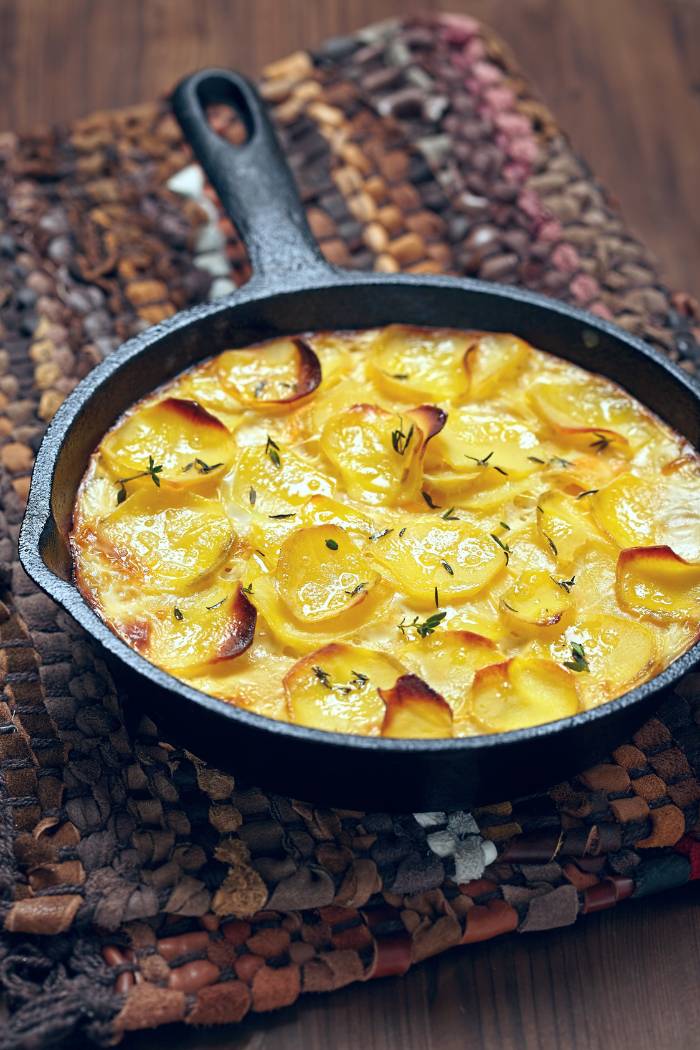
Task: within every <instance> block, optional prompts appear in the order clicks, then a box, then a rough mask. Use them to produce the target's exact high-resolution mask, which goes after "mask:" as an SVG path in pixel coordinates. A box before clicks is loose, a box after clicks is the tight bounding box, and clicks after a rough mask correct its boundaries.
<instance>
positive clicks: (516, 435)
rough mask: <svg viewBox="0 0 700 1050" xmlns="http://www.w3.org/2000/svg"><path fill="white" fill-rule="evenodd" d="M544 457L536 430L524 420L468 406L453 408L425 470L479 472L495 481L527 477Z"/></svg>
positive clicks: (428, 453)
mask: <svg viewBox="0 0 700 1050" xmlns="http://www.w3.org/2000/svg"><path fill="white" fill-rule="evenodd" d="M538 455H539V457H540V458H541V457H542V452H541V449H540V446H539V441H538V438H537V436H536V434H534V433H533V431H532V430H529V429H528V428H527V427H526V426H524V425H523V424H522V423H518V422H517V421H516V420H513V419H507V418H506V419H504V418H503V417H502V416H496V415H489V414H484V413H481V412H479V413H477V412H474V411H473V410H469V409H465V408H462V409H459V411H457V412H451V413H450V415H449V418H448V420H447V423H446V425H445V427H444V429H443V430H442V431H441V432H440V433H439V434H438V435H437V437H436V438H435V439H434V440H433V442H432V443H431V445H430V448H429V449H428V451H427V453H426V463H425V467H426V472H428V473H437V472H438V471H440V472H442V471H444V469H445V464H447V467H448V468H449V470H450V471H456V472H458V473H463V474H470V475H474V476H476V475H479V478H480V480H482V481H486V480H488V483H490V484H492V485H496V484H503V483H504V482H505V481H507V480H508V479H509V478H512V479H513V480H517V479H519V478H524V477H527V476H528V475H529V474H532V473H533V471H534V470H536V469H537V466H538V464H537V463H536V462H535V460H533V459H532V458H530V457H532V456H538Z"/></svg>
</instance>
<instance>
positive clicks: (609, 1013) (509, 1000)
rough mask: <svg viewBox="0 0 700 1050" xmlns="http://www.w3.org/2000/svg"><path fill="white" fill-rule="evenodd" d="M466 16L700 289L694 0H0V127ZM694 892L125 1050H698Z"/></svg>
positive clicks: (698, 918) (698, 920)
mask: <svg viewBox="0 0 700 1050" xmlns="http://www.w3.org/2000/svg"><path fill="white" fill-rule="evenodd" d="M438 6H444V7H447V8H449V9H452V10H468V11H469V12H470V13H472V14H475V15H477V16H478V17H480V18H482V19H483V20H484V21H486V22H488V23H489V24H490V25H492V26H493V27H495V28H496V29H497V30H498V31H499V32H500V33H501V35H502V36H504V37H505V38H506V39H507V40H508V41H509V42H510V43H511V45H512V46H513V48H514V50H515V52H516V53H517V55H518V56H519V58H520V61H521V63H522V65H523V67H524V69H525V71H526V72H527V73H528V74H529V75H530V77H531V78H532V79H533V80H534V82H535V83H536V84H537V85H538V86H539V88H540V90H541V92H542V94H543V96H544V97H545V99H546V100H547V102H548V103H549V104H550V106H551V108H552V109H553V110H554V112H555V114H556V115H557V116H558V118H559V120H560V122H561V123H562V125H563V126H564V127H566V128H567V129H569V131H570V133H571V134H572V136H573V138H574V141H575V143H576V145H577V146H578V148H579V149H580V150H581V151H582V152H583V154H584V155H585V156H586V157H587V159H588V160H589V162H590V163H591V165H592V167H593V168H594V169H595V170H596V172H597V173H598V174H599V175H600V177H601V178H602V179H603V181H604V182H606V183H607V185H608V186H609V187H610V188H611V189H612V190H613V192H614V193H615V194H616V195H617V197H618V198H619V200H620V201H621V203H622V206H623V210H624V212H625V214H626V216H627V218H628V219H629V221H630V223H631V225H632V227H633V228H634V229H635V230H636V231H637V232H638V233H639V234H641V236H642V237H643V238H644V239H645V240H646V241H647V243H648V244H650V245H651V246H652V247H653V248H654V250H655V251H656V253H657V255H658V256H659V258H660V259H661V261H662V265H663V269H664V271H665V273H666V275H667V277H668V279H669V281H670V282H671V283H672V284H673V285H674V286H675V287H678V288H684V289H687V290H690V291H692V292H695V293H696V294H697V293H698V292H700V207H698V196H699V195H700V135H699V132H700V0H467V2H464V0H451V2H448V3H447V4H443V5H439V4H437V3H431V0H0V127H2V128H5V127H12V128H15V129H18V130H23V129H28V128H30V127H31V126H32V125H33V124H35V123H38V122H46V121H57V120H58V121H62V120H68V119H70V118H72V117H75V116H78V115H81V114H85V113H88V112H90V111H92V110H94V109H100V108H105V107H113V106H121V105H126V104H128V103H132V102H138V101H142V100H144V99H149V98H152V97H153V96H154V95H156V94H158V93H159V92H164V91H166V90H168V88H170V87H171V86H172V84H173V83H174V81H175V80H176V79H177V78H178V77H179V76H181V75H183V74H184V73H186V72H188V71H190V70H192V69H194V68H196V67H198V66H203V65H208V64H223V65H229V66H235V67H237V68H239V69H241V70H243V71H244V72H247V73H250V74H255V73H256V72H257V71H258V70H259V69H260V68H261V66H263V65H264V64H265V63H266V62H268V61H271V60H272V59H274V58H277V57H280V56H282V55H284V54H286V53H288V52H290V51H292V50H294V49H296V48H299V47H303V46H309V45H311V46H313V45H314V44H315V43H318V42H319V41H321V40H322V39H324V38H325V37H328V36H332V35H337V34H342V33H346V32H349V31H351V30H353V29H356V28H358V27H359V26H361V25H363V24H366V23H369V22H372V21H376V20H378V19H380V18H384V17H387V16H390V15H394V14H398V13H401V12H408V11H412V10H416V11H417V10H425V9H430V8H435V7H438ZM697 901H698V897H697V891H696V889H695V887H692V886H691V887H688V888H686V889H685V890H683V891H682V892H680V893H677V894H674V895H667V896H665V897H660V898H656V899H654V898H651V899H647V900H645V901H641V902H633V903H627V904H624V905H622V906H621V907H619V908H617V909H616V910H614V911H611V912H605V913H603V914H601V915H598V916H593V917H590V918H587V919H584V920H582V921H581V922H579V923H578V924H577V925H576V926H574V927H571V928H569V929H565V930H558V931H553V932H550V933H545V934H533V935H529V936H528V935H523V936H520V937H518V936H511V937H508V938H505V939H503V938H502V939H500V940H497V941H494V942H490V943H487V944H482V945H475V946H471V947H469V948H465V949H461V950H457V951H453V952H451V953H449V954H447V955H445V956H443V957H441V958H438V959H434V960H431V961H430V962H429V963H426V964H424V965H422V966H419V967H417V968H416V969H415V970H414V971H413V972H411V973H410V974H408V976H406V977H405V978H403V979H401V980H398V979H394V980H391V981H378V982H374V983H371V984H368V985H364V986H353V987H351V988H347V989H344V990H342V991H340V992H338V993H336V994H334V995H332V996H317V997H306V998H305V999H303V1000H302V1001H300V1002H299V1003H298V1004H297V1005H296V1006H294V1007H293V1008H290V1009H289V1010H285V1011H282V1012H281V1013H279V1014H276V1015H264V1016H260V1017H253V1018H250V1019H249V1020H247V1021H246V1022H245V1023H244V1024H242V1025H240V1026H238V1027H234V1028H227V1029H223V1030H218V1031H213V1032H201V1031H195V1032H193V1031H184V1030H183V1029H165V1030H161V1031H160V1032H157V1033H155V1034H153V1033H143V1034H139V1035H135V1036H132V1037H131V1038H129V1039H128V1040H127V1041H126V1044H125V1045H126V1046H127V1047H128V1048H130V1050H146V1048H149V1050H154V1048H159V1047H163V1048H165V1047H166V1046H167V1047H169V1048H171V1050H176V1048H185V1047H188V1048H193V1050H194V1048H198V1050H208V1048H215V1047H216V1048H220V1050H222V1048H230V1050H233V1048H237V1050H243V1048H246V1050H302V1048H303V1050H321V1048H323V1050H325V1048H326V1047H334V1048H337V1050H350V1048H355V1047H363V1048H364V1050H438V1048H439V1050H453V1048H454V1050H458V1048H462V1047H466V1046H469V1047H470V1050H599V1048H602V1047H614V1048H615V1050H632V1048H634V1050H652V1048H653V1050H656V1048H663V1050H675V1048H678V1050H680V1048H684V1050H685V1048H693V1047H697V1046H700V1035H698V1032H700V1001H699V1000H698V996H697V972H698V960H699V959H700V911H698V908H697Z"/></svg>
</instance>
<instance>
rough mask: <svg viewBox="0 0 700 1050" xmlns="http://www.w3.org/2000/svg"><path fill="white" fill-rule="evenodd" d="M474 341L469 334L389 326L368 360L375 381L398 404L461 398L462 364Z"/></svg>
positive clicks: (463, 388)
mask: <svg viewBox="0 0 700 1050" xmlns="http://www.w3.org/2000/svg"><path fill="white" fill-rule="evenodd" d="M471 338H472V337H471V336H470V335H469V333H468V332H456V331H453V330H441V329H435V328H413V327H410V326H408V325H400V324H394V325H389V326H388V327H387V328H384V329H383V330H382V331H380V333H379V335H378V337H377V342H376V345H375V349H374V352H373V353H372V355H371V356H370V358H369V364H370V370H371V373H372V377H373V379H374V381H375V383H376V384H377V386H378V387H379V389H380V390H381V391H382V392H383V393H384V394H386V395H387V396H388V397H395V398H398V400H399V401H415V400H417V399H418V398H423V397H428V398H434V399H435V400H436V401H443V400H447V399H448V398H455V397H459V396H460V395H462V394H464V393H465V392H466V390H467V385H468V380H467V375H466V372H465V371H464V368H463V367H462V361H463V358H464V355H465V353H466V351H467V347H468V346H469V343H470V341H471Z"/></svg>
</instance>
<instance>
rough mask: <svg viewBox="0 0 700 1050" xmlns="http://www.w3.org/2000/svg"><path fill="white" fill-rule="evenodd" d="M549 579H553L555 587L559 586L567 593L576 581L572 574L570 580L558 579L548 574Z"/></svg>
mask: <svg viewBox="0 0 700 1050" xmlns="http://www.w3.org/2000/svg"><path fill="white" fill-rule="evenodd" d="M550 580H553V581H554V583H556V585H557V587H561V589H562V590H563V591H566V593H567V594H568V593H569V592H570V591H571V588H572V587H573V585H574V584H575V583H576V577H575V576H572V577H571V579H570V580H558V579H557V578H556V576H550Z"/></svg>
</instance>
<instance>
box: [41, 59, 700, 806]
mask: <svg viewBox="0 0 700 1050" xmlns="http://www.w3.org/2000/svg"><path fill="white" fill-rule="evenodd" d="M213 103H226V104H228V105H230V106H232V107H233V108H234V109H235V110H236V111H237V112H238V113H239V115H240V116H241V118H242V119H243V121H244V123H245V126H246V131H247V140H246V142H245V144H244V145H242V146H240V147H234V146H232V145H230V144H229V143H227V142H225V141H224V140H222V139H221V138H220V137H219V136H218V135H217V134H216V133H215V132H214V131H213V130H212V129H211V128H210V126H209V124H208V123H207V120H206V117H205V107H206V106H207V105H210V104H213ZM174 109H175V113H176V116H177V117H178V119H179V121H180V124H181V125H182V128H183V131H184V133H185V135H186V137H187V139H188V141H189V142H190V143H191V145H192V147H193V149H194V152H195V154H196V156H197V157H198V159H199V160H200V162H201V163H202V166H203V167H204V169H205V171H206V173H207V175H208V177H209V179H210V181H211V182H212V184H213V186H214V187H215V189H216V190H217V192H218V194H219V197H220V199H221V201H222V204H223V206H224V208H225V210H226V212H227V213H228V215H229V216H230V217H231V219H232V220H233V222H234V223H235V224H236V226H237V228H238V230H239V231H240V234H241V236H242V237H243V239H244V241H245V243H246V245H247V248H248V252H249V256H250V261H251V265H252V270H253V276H252V278H251V280H250V281H249V282H248V284H247V285H245V286H244V287H243V288H241V289H239V290H237V291H236V292H234V293H233V294H231V295H230V296H228V297H227V298H225V299H222V300H217V301H216V302H213V303H208V304H204V305H202V306H199V307H196V308H194V309H191V310H188V311H185V312H183V313H181V314H178V315H177V316H175V317H173V318H171V319H169V320H168V321H166V322H164V323H162V324H159V325H156V326H155V327H153V328H151V329H149V330H148V331H145V332H143V333H141V334H140V335H138V336H137V337H136V338H134V339H132V340H130V341H129V342H127V343H125V344H124V345H123V346H122V347H120V348H119V349H118V350H117V351H115V352H114V353H113V354H112V355H110V357H109V358H108V359H107V360H106V361H104V362H103V363H102V364H101V365H100V366H99V367H98V368H96V369H95V370H94V371H93V372H92V373H91V374H90V375H89V376H88V377H87V378H86V379H85V380H84V381H83V382H82V383H81V384H80V385H79V386H78V387H77V388H76V390H75V391H74V392H73V393H72V394H71V396H70V397H69V398H68V399H67V400H66V402H65V403H64V405H63V406H62V407H61V408H60V409H59V411H58V413H57V414H56V416H55V418H54V419H53V421H52V422H51V424H50V426H49V428H48V430H47V433H46V436H45V438H44V441H43V443H42V446H41V448H40V450H39V454H38V456H37V461H36V466H35V470H34V476H33V479H32V486H31V491H30V495H29V503H28V507H27V513H26V516H25V520H24V523H23V527H22V532H21V536H20V555H21V559H22V563H23V565H24V567H25V569H26V571H27V572H28V573H29V575H30V576H31V577H32V579H33V580H35V581H36V582H37V583H38V584H39V586H41V587H42V588H43V589H44V590H45V591H46V592H47V593H48V594H50V595H51V596H52V597H53V598H54V599H55V600H56V601H58V602H59V603H60V604H61V605H62V606H63V607H64V608H65V609H66V610H67V611H68V612H69V613H70V614H71V615H72V616H73V617H74V618H75V620H76V621H77V622H78V623H79V624H80V625H81V626H82V627H83V628H85V629H86V630H87V631H88V633H89V634H90V635H91V636H92V637H93V638H94V639H95V640H96V641H98V642H99V643H100V644H101V645H102V646H103V648H104V650H105V653H106V655H107V656H108V657H109V658H110V659H111V660H113V661H114V662H115V663H116V664H117V665H118V667H119V669H120V671H121V673H122V678H125V681H126V684H127V686H128V701H127V702H128V705H129V710H130V711H133V713H134V714H135V715H138V714H139V713H141V712H145V713H148V714H149V715H151V716H152V717H153V718H154V719H155V720H156V722H157V723H158V725H159V727H160V728H161V730H162V731H163V733H164V735H165V736H167V737H168V738H171V739H173V740H176V741H177V742H179V743H181V744H183V745H185V746H187V747H188V748H191V749H192V750H193V751H195V752H197V753H200V754H201V755H202V756H203V757H205V758H206V759H207V760H209V761H211V762H213V763H215V764H218V765H220V766H223V767H228V768H230V769H231V770H232V771H234V772H235V773H236V775H237V776H239V777H240V778H241V779H242V780H247V781H248V782H250V783H260V784H262V785H264V786H265V787H268V788H271V789H273V790H277V791H280V792H283V793H285V794H289V795H293V796H296V797H299V798H304V799H309V800H318V801H322V802H324V803H326V804H335V805H345V806H351V807H353V808H360V807H361V808H372V809H389V810H404V811H405V810H427V809H436V808H441V809H444V808H450V807H458V806H465V805H469V804H473V803H479V802H487V801H493V799H494V798H500V797H504V796H507V797H513V796H516V795H519V794H526V793H528V792H531V791H534V790H536V789H538V788H541V787H543V786H545V785H546V784H547V783H553V782H556V780H557V779H560V778H562V777H569V776H571V775H572V774H574V773H575V772H577V771H579V770H580V769H582V768H584V767H585V766H586V765H587V764H589V763H590V762H592V761H595V760H596V759H597V758H598V757H600V755H602V754H603V753H605V752H606V751H607V750H609V749H611V748H613V747H615V746H616V745H617V744H619V742H620V740H621V739H623V738H624V736H625V734H626V733H629V732H631V731H633V730H634V729H635V728H636V727H637V726H638V725H639V724H641V722H642V721H643V720H644V718H646V717H647V716H648V715H649V714H650V712H651V711H653V710H654V708H655V706H656V705H657V704H658V703H659V702H660V700H661V699H662V696H663V693H664V690H665V689H668V688H669V687H670V686H671V685H672V684H673V683H674V682H676V681H677V680H678V678H679V677H680V676H681V675H682V674H683V673H685V672H687V671H688V670H689V669H690V667H691V666H692V665H693V664H694V662H695V661H696V660H697V659H698V656H699V655H700V645H699V644H698V631H699V628H700V525H699V522H700V506H699V504H700V466H699V463H700V460H699V459H698V453H697V451H696V450H697V448H698V446H699V445H700V395H699V393H698V389H697V387H696V385H695V384H694V382H693V381H692V380H691V379H690V377H689V376H687V375H686V374H685V373H684V372H683V371H682V370H681V369H679V368H677V367H676V366H675V365H673V364H672V363H671V362H669V361H668V360H667V359H666V358H665V357H664V356H663V355H662V354H660V353H659V352H657V351H656V350H654V349H653V348H651V347H649V346H646V345H645V344H643V343H641V342H640V341H639V340H637V339H635V338H633V337H632V336H630V335H628V334H627V333H625V332H623V331H621V330H619V329H618V328H616V327H615V326H613V325H610V324H608V323H607V322H604V321H601V320H599V319H598V318H595V317H592V316H589V315H587V314H585V313H583V312H581V311H579V310H576V309H574V308H571V307H569V306H566V305H564V304H561V303H557V302H552V301H550V300H547V299H545V298H544V297H542V296H539V295H535V294H532V293H529V292H525V291H521V290H518V289H513V288H506V287H499V286H496V285H491V284H487V283H484V282H480V281H473V280H458V279H453V278H447V277H432V276H430V277H427V276H412V275H398V274H397V275H394V274H392V275H389V276H387V275H379V274H366V273H355V272H348V271H342V270H338V269H335V268H334V267H331V266H330V265H329V264H328V263H327V262H325V261H324V259H323V258H322V257H321V254H320V252H319V249H318V247H317V245H316V244H315V242H314V240H313V237H312V235H311V233H310V231H309V228H308V226H307V223H306V220H305V217H304V212H303V209H302V206H301V204H300V202H299V199H298V197H297V194H296V191H295V188H294V185H293V182H292V178H291V175H290V173H289V171H288V169H287V166H286V163H285V161H284V158H283V156H282V154H281V152H280V149H279V146H278V144H277V141H276V138H275V135H274V132H273V130H272V128H271V126H270V124H269V123H268V120H267V117H266V115H265V112H264V108H263V106H262V103H261V102H260V100H259V98H258V96H257V95H256V93H255V91H254V89H253V88H252V87H251V86H250V84H248V83H247V81H245V80H244V79H243V78H242V77H240V76H238V75H236V74H233V73H230V72H226V71H218V70H213V71H205V72H202V73H198V74H195V75H194V76H192V77H189V78H187V79H186V80H185V81H183V83H182V84H181V85H180V86H179V88H178V89H177V91H176V93H175V95H174Z"/></svg>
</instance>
